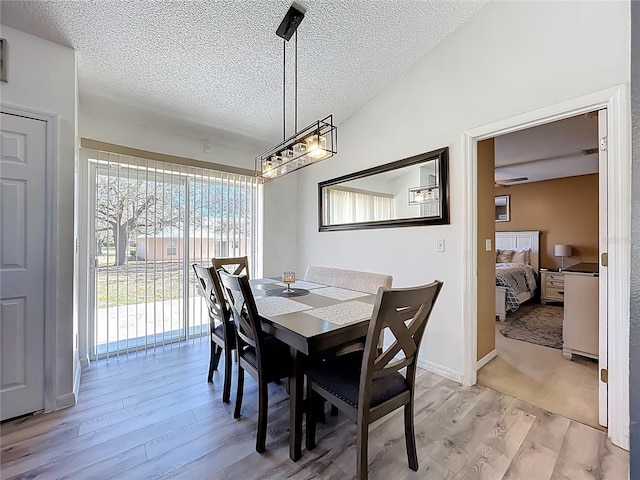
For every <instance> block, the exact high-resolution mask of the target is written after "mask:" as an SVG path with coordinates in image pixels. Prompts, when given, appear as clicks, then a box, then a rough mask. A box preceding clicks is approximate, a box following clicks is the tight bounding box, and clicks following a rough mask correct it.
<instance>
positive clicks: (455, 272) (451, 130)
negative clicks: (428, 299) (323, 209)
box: [298, 2, 630, 379]
mask: <svg viewBox="0 0 640 480" xmlns="http://www.w3.org/2000/svg"><path fill="white" fill-rule="evenodd" d="M629 38H630V37H629V4H628V2H579V3H578V2H491V3H489V4H488V5H487V6H486V7H485V8H483V9H482V10H481V11H480V12H479V13H478V14H477V15H476V16H474V17H473V18H472V19H471V20H470V21H469V22H467V23H465V24H464V25H462V27H461V28H460V29H458V30H457V31H456V32H454V33H453V35H451V36H450V37H449V38H447V39H445V41H443V42H442V43H441V44H440V45H439V46H437V47H436V48H435V49H434V50H432V51H431V52H430V53H429V54H428V55H427V56H426V57H425V58H424V59H423V60H421V61H420V62H418V63H417V64H416V65H414V66H413V67H412V68H411V69H410V70H408V71H407V72H405V73H404V74H403V75H402V76H401V77H400V78H399V79H397V80H396V81H395V82H394V83H393V84H392V85H390V86H389V87H388V88H386V89H385V90H384V91H383V92H381V93H380V94H379V95H378V96H376V97H375V98H374V99H373V100H372V101H371V102H370V103H369V104H367V105H366V106H365V107H364V108H362V110H361V111H359V112H358V113H357V114H355V115H354V116H353V117H351V118H350V119H349V120H348V121H346V122H345V123H344V124H341V125H340V126H339V129H340V143H339V145H338V147H339V152H340V153H338V155H336V156H335V157H333V158H331V159H329V160H327V161H325V162H322V163H320V164H318V165H316V166H314V167H313V168H309V169H305V170H303V171H302V172H300V175H299V178H298V196H299V203H300V207H299V211H300V212H301V213H300V215H299V217H298V249H299V260H298V263H299V265H300V266H301V267H305V266H306V265H310V264H320V265H327V266H341V267H344V268H352V269H358V270H367V271H373V272H383V273H389V274H392V275H393V277H394V282H393V284H394V286H408V285H414V284H423V283H427V282H429V281H431V280H433V279H434V278H438V279H440V280H443V281H444V288H443V290H442V293H441V295H440V299H439V300H438V305H437V306H436V309H435V311H434V314H433V317H432V319H431V322H430V324H429V326H428V327H427V333H426V335H425V338H424V341H423V346H422V349H421V362H422V364H423V365H425V364H426V365H429V366H431V368H433V369H435V370H438V371H439V372H440V373H444V374H448V375H449V376H450V377H452V378H457V379H461V378H462V372H463V366H464V365H463V335H462V326H463V322H462V305H463V284H462V278H463V271H464V269H465V268H466V267H465V265H463V264H462V255H463V249H464V248H465V246H464V245H463V244H462V238H463V233H464V224H463V222H462V220H461V218H462V215H463V211H462V196H463V192H462V188H463V187H462V182H463V167H462V165H463V158H462V155H463V146H462V133H463V132H464V131H465V130H467V129H470V128H473V127H477V126H480V125H485V124H488V123H491V122H496V121H498V120H501V119H505V118H509V117H512V116H514V115H517V114H520V113H524V112H528V111H532V110H535V109H538V108H541V107H544V106H547V105H551V104H554V103H558V102H561V101H564V100H567V99H571V98H575V97H579V96H581V95H585V94H588V93H591V92H594V91H597V90H601V89H604V88H607V87H610V86H613V85H617V84H622V83H628V82H629V81H630V73H629ZM371 125H376V126H377V127H380V126H382V127H383V130H382V131H383V136H381V135H380V133H379V132H380V128H376V129H375V132H374V131H373V130H372V129H371ZM381 137H384V141H381ZM444 146H449V155H450V161H449V174H450V177H449V188H450V208H451V224H450V225H443V226H426V227H408V228H393V229H380V230H361V231H349V232H321V233H320V232H318V225H317V222H318V221H317V216H316V215H311V214H310V213H308V212H315V211H316V209H317V193H316V192H317V183H318V182H320V181H323V180H327V179H331V178H334V177H337V176H341V175H344V174H347V173H350V172H354V171H357V170H362V169H364V168H368V167H372V166H375V165H379V164H383V163H388V162H391V161H394V160H398V159H401V158H405V157H408V156H411V155H416V154H419V153H423V152H427V151H431V150H435V149H438V148H441V147H444ZM437 239H445V240H446V252H445V253H436V251H435V247H436V240H437Z"/></svg>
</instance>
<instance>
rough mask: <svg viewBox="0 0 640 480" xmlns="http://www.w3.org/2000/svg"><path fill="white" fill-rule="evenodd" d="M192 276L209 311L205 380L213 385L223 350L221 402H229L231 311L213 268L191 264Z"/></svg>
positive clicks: (233, 337)
mask: <svg viewBox="0 0 640 480" xmlns="http://www.w3.org/2000/svg"><path fill="white" fill-rule="evenodd" d="M192 266H193V271H194V272H195V274H196V278H197V281H196V285H197V286H198V290H199V291H200V294H201V295H202V297H203V298H204V300H205V302H206V304H207V310H208V312H209V336H210V342H211V353H210V356H209V375H208V377H207V380H208V381H209V382H213V372H214V371H215V370H217V369H218V363H219V362H220V355H221V354H222V351H223V350H224V383H223V388H222V401H223V402H225V403H229V397H230V394H231V375H232V374H231V352H232V351H233V350H235V349H236V332H235V326H234V324H233V322H232V320H231V310H230V309H229V306H228V305H227V302H226V301H225V297H224V294H223V292H222V286H221V285H220V280H219V279H218V275H217V273H216V271H215V270H214V268H213V267H208V268H207V267H202V266H200V265H198V264H193V265H192Z"/></svg>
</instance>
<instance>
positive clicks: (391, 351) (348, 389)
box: [306, 280, 443, 480]
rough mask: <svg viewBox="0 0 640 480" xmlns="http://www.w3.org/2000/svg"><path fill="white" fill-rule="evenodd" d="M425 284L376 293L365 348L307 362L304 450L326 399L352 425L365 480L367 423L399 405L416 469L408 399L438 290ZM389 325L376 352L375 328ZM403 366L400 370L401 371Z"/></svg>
mask: <svg viewBox="0 0 640 480" xmlns="http://www.w3.org/2000/svg"><path fill="white" fill-rule="evenodd" d="M442 285H443V284H442V282H441V281H438V280H436V281H434V282H433V283H430V284H428V285H424V286H419V287H412V288H397V289H387V288H381V289H380V290H379V291H378V295H377V298H376V303H375V306H374V309H373V316H372V318H371V322H370V323H369V329H368V331H367V340H366V344H365V349H364V351H357V352H352V353H349V354H347V355H342V356H340V357H333V358H328V359H327V358H325V359H321V360H318V359H316V360H315V361H312V362H310V363H309V365H308V367H307V370H306V375H307V398H308V399H309V403H310V405H309V408H308V409H307V427H306V428H307V432H306V437H307V438H306V443H307V448H308V449H309V450H312V449H313V448H315V444H316V441H315V436H316V415H317V411H318V404H319V401H320V400H321V399H326V400H328V401H329V402H331V403H332V404H333V405H336V406H338V408H339V409H340V410H342V411H344V413H346V415H347V416H348V417H350V418H351V419H352V420H355V421H356V423H357V426H358V428H357V445H356V447H357V478H358V480H364V479H366V478H367V465H368V458H367V452H368V445H367V444H368V437H369V424H370V423H372V422H375V421H376V420H378V419H379V418H381V417H383V416H385V415H387V414H389V413H391V412H393V411H394V410H396V409H398V408H400V407H402V406H404V431H405V443H406V448H407V458H408V462H409V468H411V470H414V471H415V470H417V469H418V455H417V452H416V441H415V432H414V425H413V401H414V389H415V378H416V361H417V359H418V352H419V350H420V342H421V340H422V336H423V333H424V330H425V327H426V325H427V321H428V320H429V316H430V315H431V312H432V311H433V306H434V304H435V302H436V299H437V298H438V295H439V293H440V290H441V288H442ZM383 327H388V328H389V330H390V331H391V333H392V334H393V336H394V337H395V340H394V342H393V344H391V345H390V346H389V347H388V348H387V349H386V350H383V351H382V352H380V351H379V350H378V348H377V340H378V337H379V335H380V330H381V329H382V328H383ZM401 369H406V371H405V374H404V375H403V374H401V373H400V370H401Z"/></svg>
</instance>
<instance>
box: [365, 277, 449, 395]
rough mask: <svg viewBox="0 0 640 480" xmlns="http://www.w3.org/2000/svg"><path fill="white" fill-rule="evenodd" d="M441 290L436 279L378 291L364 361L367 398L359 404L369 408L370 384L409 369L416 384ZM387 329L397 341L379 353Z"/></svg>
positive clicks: (409, 375)
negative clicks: (422, 346)
mask: <svg viewBox="0 0 640 480" xmlns="http://www.w3.org/2000/svg"><path fill="white" fill-rule="evenodd" d="M441 289H442V282H441V281H438V280H436V281H434V282H432V283H430V284H428V285H424V286H420V287H412V288H398V289H393V290H392V289H388V288H381V289H380V290H379V291H378V297H377V299H376V304H375V306H374V308H373V316H372V318H371V322H370V323H369V330H368V332H367V341H366V344H365V350H364V356H363V361H362V364H363V374H362V376H361V378H360V395H361V396H362V395H364V396H365V398H361V401H360V402H359V405H369V401H370V398H367V396H368V395H370V393H371V388H370V385H371V382H372V379H374V378H380V377H384V376H385V375H390V374H392V373H395V372H397V371H398V370H400V369H402V368H405V367H406V368H407V375H406V378H407V381H408V382H409V383H410V385H413V383H414V381H415V366H416V362H417V359H418V352H419V350H420V343H421V341H422V336H423V334H424V330H425V328H426V326H427V322H428V321H429V317H430V315H431V312H432V311H433V306H434V305H435V302H436V299H437V298H438V295H439V294H440V290H441ZM383 328H387V329H388V331H390V332H391V334H393V336H394V337H395V340H394V342H393V343H392V344H391V345H390V346H389V347H388V348H387V349H385V350H383V351H382V352H379V349H378V345H377V340H378V338H379V336H380V332H381V331H382V329H383ZM399 354H400V355H399ZM399 356H400V358H398V357H399Z"/></svg>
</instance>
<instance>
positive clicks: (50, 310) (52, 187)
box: [0, 104, 68, 411]
mask: <svg viewBox="0 0 640 480" xmlns="http://www.w3.org/2000/svg"><path fill="white" fill-rule="evenodd" d="M0 111H2V112H3V113H8V114H11V115H17V116H21V117H25V118H32V119H34V120H40V121H43V122H45V124H46V127H45V129H46V136H47V138H46V140H45V142H46V145H45V148H46V158H45V169H46V171H45V189H46V192H45V199H46V206H45V219H44V221H45V248H44V258H45V267H44V275H45V278H44V281H45V285H44V362H45V364H44V365H43V368H44V409H45V411H51V410H55V409H57V408H61V407H64V406H68V405H66V404H65V405H59V402H58V398H57V393H58V392H57V385H56V382H55V379H56V377H57V375H56V372H57V371H56V350H57V344H58V341H57V336H56V332H57V322H58V318H57V301H56V291H57V288H56V281H57V267H56V260H55V259H56V256H55V252H56V250H57V243H58V239H57V235H56V230H55V226H56V225H57V221H58V213H57V208H56V206H57V201H58V196H57V191H56V179H57V163H58V162H57V160H58V148H57V146H58V140H57V139H58V115H55V114H49V113H44V112H38V111H34V110H30V109H27V108H23V107H16V106H12V105H6V104H2V105H0Z"/></svg>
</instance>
